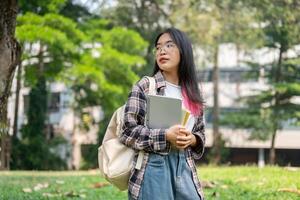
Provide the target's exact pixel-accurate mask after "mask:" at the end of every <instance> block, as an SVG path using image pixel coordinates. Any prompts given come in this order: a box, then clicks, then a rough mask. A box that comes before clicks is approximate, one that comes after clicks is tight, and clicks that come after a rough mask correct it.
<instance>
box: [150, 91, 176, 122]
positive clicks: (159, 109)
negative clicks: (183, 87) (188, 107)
mask: <svg viewBox="0 0 300 200" xmlns="http://www.w3.org/2000/svg"><path fill="white" fill-rule="evenodd" d="M181 114H182V111H181V100H180V99H175V98H171V97H165V96H160V95H147V114H146V120H147V126H148V127H149V128H169V127H170V126H173V125H175V124H180V123H181Z"/></svg>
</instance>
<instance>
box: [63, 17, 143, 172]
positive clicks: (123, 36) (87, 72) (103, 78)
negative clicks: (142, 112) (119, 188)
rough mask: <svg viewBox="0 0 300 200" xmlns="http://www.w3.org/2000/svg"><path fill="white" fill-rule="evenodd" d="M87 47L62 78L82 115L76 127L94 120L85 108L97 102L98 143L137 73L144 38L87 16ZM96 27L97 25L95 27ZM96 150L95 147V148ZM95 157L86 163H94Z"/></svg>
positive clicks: (84, 126)
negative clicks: (100, 112) (99, 114)
mask: <svg viewBox="0 0 300 200" xmlns="http://www.w3.org/2000/svg"><path fill="white" fill-rule="evenodd" d="M83 25H84V27H83V29H82V30H83V31H84V32H85V33H86V35H88V36H89V38H88V40H87V43H88V44H90V47H88V48H86V49H85V50H84V52H85V53H84V54H83V55H81V59H80V60H79V61H78V62H77V63H76V64H75V66H74V67H73V68H70V69H69V70H67V71H66V72H65V73H64V74H63V76H62V79H63V80H65V81H66V83H67V84H68V85H69V86H70V87H71V89H72V90H73V93H74V104H73V108H74V110H75V111H76V115H77V117H78V118H80V119H82V120H81V123H79V124H78V128H81V129H84V128H86V129H88V128H89V127H90V126H91V123H94V122H93V121H92V120H84V119H88V118H89V119H92V116H88V115H89V113H86V112H85V110H86V108H89V107H93V106H101V108H102V110H103V113H104V119H103V120H102V121H101V122H100V125H99V127H100V130H99V138H98V139H99V143H100V144H101V142H102V138H103V136H104V132H105V130H106V126H107V125H108V121H109V119H110V117H111V115H112V113H113V111H114V110H115V109H116V108H117V107H119V106H121V105H122V104H124V103H125V102H126V98H127V95H128V92H129V90H130V88H131V86H132V85H133V83H134V82H136V81H137V80H138V76H137V75H136V74H135V73H134V72H133V70H132V69H133V68H135V67H137V66H143V65H144V64H145V60H144V59H143V57H142V56H143V55H144V52H145V49H146V48H147V42H145V41H144V40H143V38H142V37H141V36H140V35H139V34H138V33H137V32H135V31H132V30H128V29H126V28H122V27H114V28H112V29H110V24H109V23H108V22H107V21H105V20H100V19H91V21H89V22H87V23H85V24H83ZM96 27H97V28H96ZM95 152H96V151H95ZM95 161H96V159H94V160H93V162H92V163H90V164H91V165H92V166H93V167H95V164H96V162H95Z"/></svg>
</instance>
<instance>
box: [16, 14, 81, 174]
mask: <svg viewBox="0 0 300 200" xmlns="http://www.w3.org/2000/svg"><path fill="white" fill-rule="evenodd" d="M18 23H19V25H18V27H17V31H16V32H17V33H16V34H17V37H18V38H19V40H20V41H21V42H22V43H23V44H24V45H25V46H26V47H25V48H24V57H23V58H24V60H26V62H24V63H23V66H24V67H25V84H26V85H27V86H29V87H31V90H30V94H29V109H28V113H27V117H28V121H27V124H26V125H25V126H24V127H23V128H22V136H21V140H19V139H16V141H15V145H14V147H13V148H14V149H13V150H14V154H15V155H14V157H13V158H14V160H13V165H14V167H15V168H18V167H23V168H26V169H49V168H54V167H59V166H54V165H53V164H55V163H56V164H58V163H61V162H58V158H57V157H56V156H55V155H54V154H52V153H51V152H50V149H49V148H50V146H49V145H51V144H50V143H49V141H47V137H48V135H49V125H48V124H47V121H48V114H47V113H48V110H47V108H48V106H47V105H48V103H47V99H48V96H49V95H48V89H47V87H46V84H47V82H51V81H53V80H55V78H56V76H57V75H58V74H59V73H60V72H61V71H62V70H63V69H64V68H66V67H70V66H72V63H73V62H74V60H76V59H77V58H78V49H79V45H80V43H81V41H82V40H83V39H84V34H83V33H82V32H81V31H79V30H78V29H77V28H76V23H74V22H73V21H72V20H70V19H67V18H65V17H63V16H61V15H58V14H53V13H48V14H45V15H43V16H40V15H36V14H33V13H29V12H27V13H26V14H24V15H21V16H20V17H19V18H18ZM34 47H35V49H34ZM25 63H26V64H25ZM48 144H49V145H48ZM26 146H27V147H30V148H34V149H35V151H30V152H28V155H30V156H25V157H24V156H20V155H21V154H22V153H24V152H26V151H23V152H20V149H26V148H25V147H26ZM35 154H36V155H35ZM38 154H42V155H44V156H41V155H38ZM51 159H52V161H54V160H55V161H56V162H52V161H51Z"/></svg>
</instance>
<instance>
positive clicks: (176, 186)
mask: <svg viewBox="0 0 300 200" xmlns="http://www.w3.org/2000/svg"><path fill="white" fill-rule="evenodd" d="M129 199H131V198H130V197H129ZM197 199H201V198H200V196H199V195H198V193H197V190H196V187H195V185H194V182H193V179H192V171H191V169H190V167H189V166H188V163H187V162H186V158H185V154H184V152H183V151H179V150H172V151H171V152H170V153H169V154H168V155H166V156H162V155H159V154H155V153H151V154H150V155H149V160H148V163H147V166H146V170H145V175H144V179H143V183H142V187H141V190H140V194H139V200H197Z"/></svg>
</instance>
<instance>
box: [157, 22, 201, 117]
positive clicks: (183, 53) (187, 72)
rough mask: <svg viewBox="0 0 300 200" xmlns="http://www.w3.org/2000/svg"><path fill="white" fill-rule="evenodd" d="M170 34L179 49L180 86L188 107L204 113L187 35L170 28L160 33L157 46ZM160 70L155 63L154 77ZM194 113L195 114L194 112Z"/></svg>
mask: <svg viewBox="0 0 300 200" xmlns="http://www.w3.org/2000/svg"><path fill="white" fill-rule="evenodd" d="M164 33H168V34H170V36H171V38H172V40H173V42H174V43H175V44H176V46H177V47H178V49H179V52H180V62H179V67H178V77H179V85H180V86H181V88H182V93H183V99H184V100H185V99H186V101H187V107H188V108H189V109H190V110H191V111H192V110H195V109H196V110H197V111H198V112H197V114H201V113H202V111H203V103H204V101H203V97H202V94H201V92H200V90H199V87H198V82H197V78H196V69H195V68H196V67H195V62H194V55H193V49H192V44H191V42H190V40H189V39H188V37H187V36H186V34H185V33H184V32H182V31H180V30H178V29H176V28H168V29H166V30H165V31H163V32H162V33H160V34H159V35H158V36H157V37H156V40H155V46H156V44H157V42H158V40H159V38H160V37H161V36H162V35H163V34H164ZM159 70H160V68H159V66H158V64H157V62H156V61H155V65H154V71H153V75H154V74H156V73H157V72H158V71H159ZM192 113H193V112H192Z"/></svg>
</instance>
